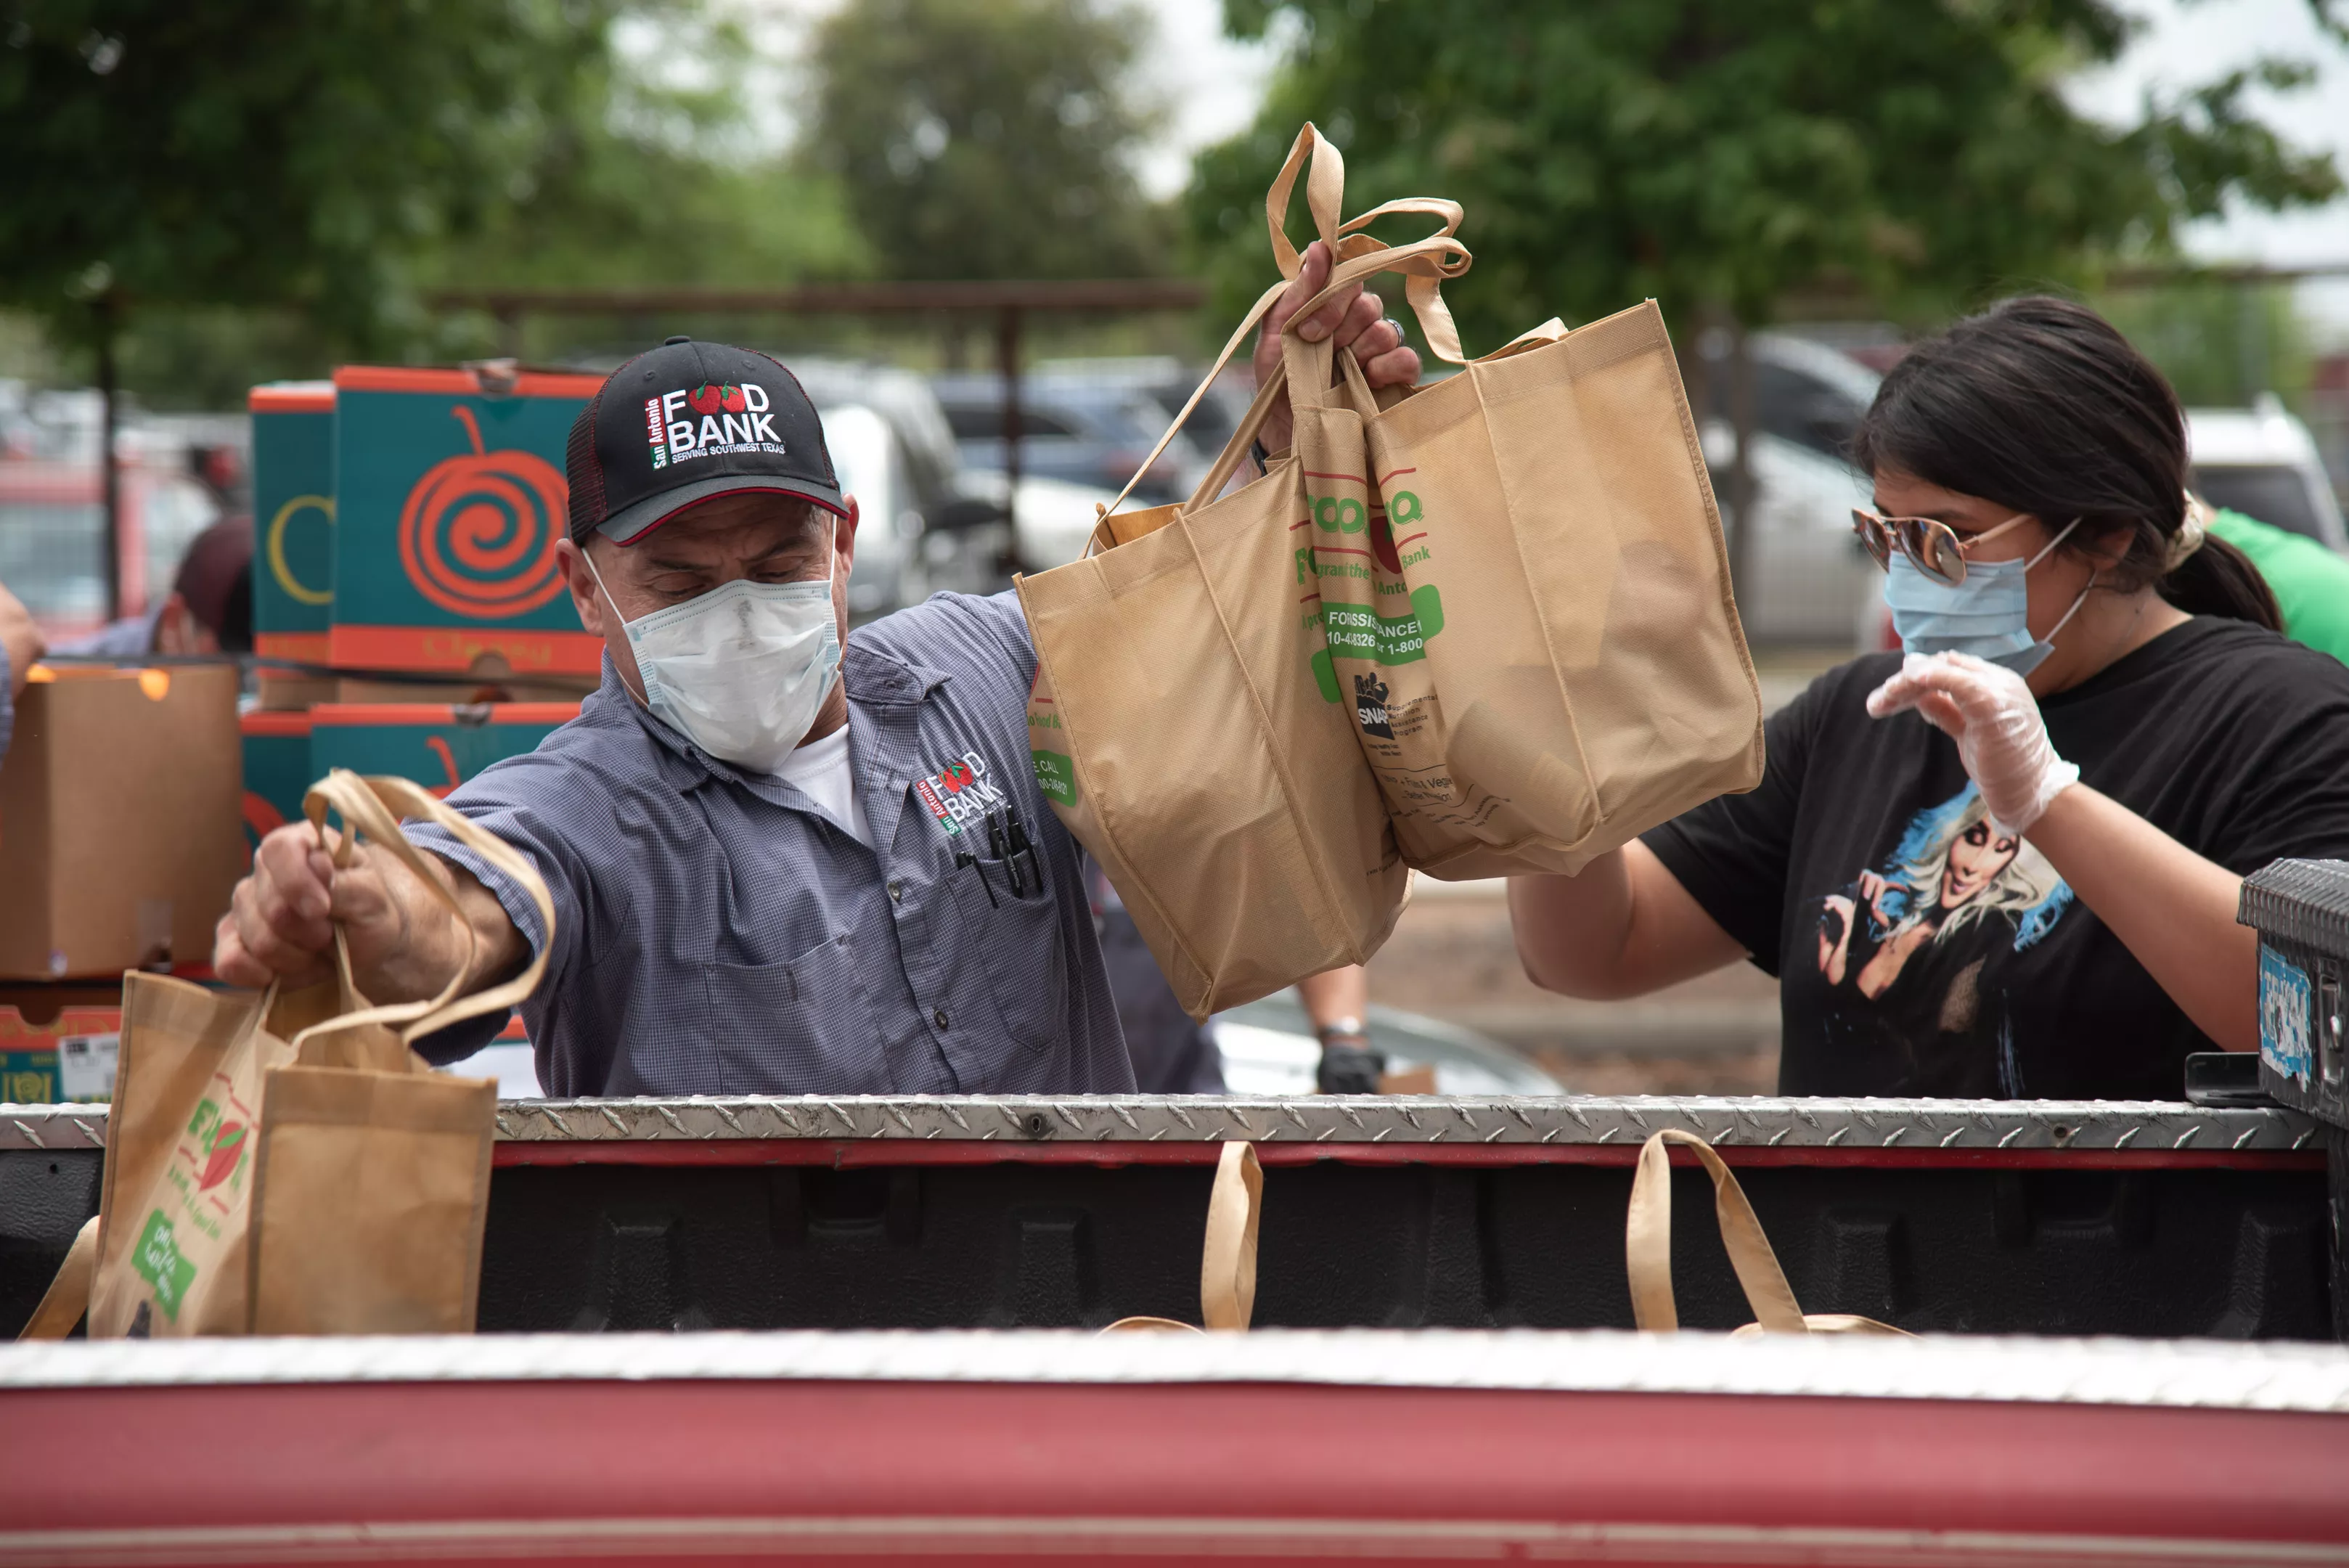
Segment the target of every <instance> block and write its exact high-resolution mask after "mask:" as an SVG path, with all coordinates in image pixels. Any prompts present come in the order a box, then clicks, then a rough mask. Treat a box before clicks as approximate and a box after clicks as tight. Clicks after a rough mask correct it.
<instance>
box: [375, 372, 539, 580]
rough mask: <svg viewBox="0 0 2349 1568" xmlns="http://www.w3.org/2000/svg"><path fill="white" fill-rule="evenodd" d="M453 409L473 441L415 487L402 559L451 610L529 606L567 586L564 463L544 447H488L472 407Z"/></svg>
mask: <svg viewBox="0 0 2349 1568" xmlns="http://www.w3.org/2000/svg"><path fill="white" fill-rule="evenodd" d="M449 412H450V417H451V418H453V419H455V420H456V421H458V422H459V423H460V424H462V425H463V426H464V427H465V434H466V435H467V437H469V438H470V440H471V446H472V449H473V450H472V451H471V452H464V453H461V454H460V455H458V456H456V457H450V458H443V459H441V460H440V462H436V463H434V464H433V465H432V466H431V468H429V470H427V471H426V472H425V474H424V477H423V478H421V479H419V480H418V481H417V482H416V486H415V488H414V489H412V490H410V491H409V493H408V500H407V503H406V504H404V505H403V506H402V507H401V508H400V514H399V559H400V564H401V566H404V567H405V568H406V569H407V572H408V580H409V582H410V583H411V584H413V585H414V586H415V587H416V591H417V592H419V593H420V594H422V595H423V596H424V597H425V598H426V599H427V600H428V601H429V602H430V603H432V604H434V605H437V606H439V607H440V608H442V609H445V610H450V611H451V612H453V613H455V614H458V615H463V616H471V617H473V618H476V619H481V620H490V619H498V618H504V617H507V616H519V615H527V614H529V613H530V612H531V611H532V610H534V609H536V608H537V607H539V606H541V605H543V604H545V603H547V602H548V601H549V600H551V599H553V598H554V597H555V596H556V595H557V594H560V593H561V592H562V591H563V574H562V572H561V571H560V570H559V569H558V568H557V566H556V564H555V558H554V546H555V542H556V541H557V540H558V539H560V538H561V537H562V536H563V533H564V525H563V524H562V521H561V519H562V518H563V517H564V515H565V513H566V510H567V508H568V506H569V504H570V502H569V495H570V492H569V491H568V490H567V489H566V488H565V486H564V480H563V471H562V470H561V469H559V468H556V467H555V466H554V464H553V463H551V462H547V461H546V460H545V459H544V458H543V457H540V456H539V455H538V454H537V453H536V452H522V451H518V450H511V449H509V450H503V451H499V452H491V451H489V450H487V449H486V447H485V446H484V445H483V443H482V441H481V421H480V420H479V419H477V418H476V417H475V416H474V413H473V410H471V409H470V408H467V407H466V406H465V405H464V404H462V403H458V404H455V405H453V406H452V407H451V408H450V410H449Z"/></svg>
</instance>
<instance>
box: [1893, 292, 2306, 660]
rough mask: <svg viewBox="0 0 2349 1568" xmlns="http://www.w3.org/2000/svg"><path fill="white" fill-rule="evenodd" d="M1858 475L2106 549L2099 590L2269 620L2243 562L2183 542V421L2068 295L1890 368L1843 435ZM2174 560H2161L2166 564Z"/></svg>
mask: <svg viewBox="0 0 2349 1568" xmlns="http://www.w3.org/2000/svg"><path fill="white" fill-rule="evenodd" d="M1852 458H1853V461H1854V462H1857V464H1858V465H1859V466H1860V467H1861V468H1862V469H1864V470H1868V471H1869V472H1874V471H1876V470H1878V469H1890V470H1895V471H1898V472H1903V473H1909V474H1914V475H1915V476H1916V477H1917V478H1919V479H1921V480H1924V481H1925V482H1926V483H1929V484H1938V485H1940V487H1941V488H1942V489H1944V490H1954V491H1957V492H1958V493H1961V494H1965V495H1979V496H1981V497H1982V498H1983V499H1984V500H1987V501H1995V502H1997V503H1998V504H2000V505H2002V506H2006V507H2011V508H2012V509H2013V510H2014V511H2016V512H2028V513H2030V514H2032V515H2033V516H2034V517H2037V518H2039V519H2040V520H2041V521H2042V522H2044V523H2047V524H2054V525H2058V526H2060V525H2061V524H2064V523H2065V522H2068V521H2069V520H2071V519H2072V518H2075V517H2077V518H2079V519H2080V520H2081V521H2080V526H2079V528H2078V530H2077V531H2076V532H2075V533H2074V534H2073V535H2072V536H2071V538H2069V539H2067V540H2065V541H2064V545H2063V548H2064V550H2065V551H2066V552H2067V553H2073V554H2079V555H2087V554H2089V553H2090V552H2091V551H2093V552H2094V553H2095V554H2096V555H2099V556H2103V555H2106V554H2108V553H2110V552H2111V551H2113V550H2114V549H2116V548H2117V549H2119V550H2120V551H2121V557H2120V560H2119V562H2118V564H2117V565H2116V566H2108V567H2106V568H2105V569H2104V571H2103V573H2102V575H2101V576H2099V577H2098V579H2097V585H2098V587H2104V588H2108V589H2110V590H2112V591H2114V592H2116V593H2134V592H2136V591H2137V589H2139V588H2142V587H2145V586H2146V585H2147V584H2148V583H2150V584H2152V585H2153V586H2154V587H2155V589H2156V590H2157V591H2158V593H2159V594H2160V595H2161V597H2163V598H2165V599H2168V601H2169V602H2170V603H2171V604H2174V605H2176V606H2177V607H2178V608H2179V609H2182V610H2184V611H2186V612H2187V613H2188V614H2189V615H2215V616H2226V617H2228V618H2231V619H2235V620H2247V621H2250V622H2251V623H2253V624H2254V625H2257V626H2263V627H2266V628H2268V629H2269V630H2271V631H2280V630H2282V624H2283V618H2282V615H2281V614H2279V613H2278V611H2277V609H2276V602H2275V596H2274V595H2273V594H2272V593H2271V592H2269V591H2268V585H2267V580H2266V579H2265V578H2263V577H2261V576H2260V573H2259V568H2258V567H2256V566H2252V565H2251V560H2250V558H2249V557H2248V556H2244V555H2243V553H2242V552H2241V551H2240V550H2238V549H2236V548H2235V547H2234V546H2233V545H2230V544H2228V543H2227V542H2226V541H2225V540H2223V539H2220V538H2219V537H2218V536H2217V535H2206V536H2204V537H2203V539H2202V541H2201V543H2200V545H2199V547H2196V548H2193V549H2191V550H2190V551H2188V552H2187V553H2186V554H2184V555H2183V556H2182V558H2180V557H2179V552H2180V551H2183V550H2186V543H2185V541H2184V540H2183V539H2181V537H2180V535H2181V532H2184V533H2188V534H2189V535H2190V534H2191V533H2194V532H2199V529H2194V530H2189V529H2188V527H2187V517H2186V499H2185V491H2186V482H2187V464H2186V415H2185V411H2184V410H2182V409H2180V408H2179V407H2178V394H2177V393H2176V392H2174V391H2172V390H2170V387H2169V383H2168V381H2166V380H2164V379H2162V375H2161V372H2160V371H2158V370H2157V369H2154V368H2153V366H2152V364H2151V363H2150V362H2149V361H2148V360H2147V358H2145V356H2144V355H2142V354H2139V353H2138V352H2137V350H2136V349H2135V348H2131V347H2130V346H2129V341H2128V339H2127V338H2126V337H2122V336H2121V335H2120V333H2118V332H2117V331H2116V330H2114V328H2113V327H2112V324H2111V323H2109V322H2107V321H2106V320H2105V318H2104V317H2101V316H2098V315H2097V314H2096V313H2095V311H2093V310H2090V309H2089V308H2087V306H2083V305H2075V304H2073V303H2072V302H2071V301H2069V300H2064V299H2051V298H2048V297H2045V296H2023V297H2021V298H2016V299H2008V300H2002V301H2001V302H2000V303H1999V304H1997V305H1994V306H1992V307H1991V308H1990V309H1988V310H1986V311H1984V312H1983V313H1982V314H1981V315H1980V316H1971V317H1967V318H1966V319H1965V320H1963V321H1961V322H1959V323H1958V324H1957V325H1956V326H1954V327H1951V328H1950V329H1949V330H1948V331H1947V332H1944V333H1942V334H1941V335H1940V337H1933V338H1930V339H1928V340H1926V341H1925V342H1923V343H1920V344H1919V345H1917V347H1916V348H1913V349H1911V350H1909V354H1908V356H1907V357H1906V358H1903V359H1902V360H1901V361H1900V362H1899V364H1898V365H1895V366H1894V367H1893V368H1892V371H1891V373H1890V374H1889V375H1888V376H1886V377H1885V378H1884V384H1883V386H1881V387H1880V388H1878V389H1877V393H1876V401H1875V403H1874V404H1873V405H1872V406H1871V407H1870V408H1869V409H1868V414H1867V416H1866V417H1865V418H1864V419H1862V420H1861V421H1860V423H1859V431H1858V433H1857V434H1856V435H1855V436H1854V437H1853V438H1852ZM2173 562H2174V564H2173Z"/></svg>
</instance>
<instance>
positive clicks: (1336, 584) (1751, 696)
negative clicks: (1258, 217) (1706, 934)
mask: <svg viewBox="0 0 2349 1568" xmlns="http://www.w3.org/2000/svg"><path fill="white" fill-rule="evenodd" d="M1306 129H1307V131H1308V132H1309V133H1310V132H1311V130H1312V128H1311V127H1310V126H1309V127H1307V128H1306ZM1314 156H1315V165H1316V172H1317V174H1318V173H1319V168H1320V165H1321V163H1322V162H1323V161H1324V154H1323V153H1322V151H1320V150H1319V148H1317V150H1316V151H1315V155H1314ZM1330 161H1331V162H1332V163H1333V168H1334V162H1335V155H1334V154H1330ZM1335 177H1340V176H1337V175H1335V174H1334V173H1333V178H1335ZM1437 205H1438V203H1435V202H1415V203H1413V202H1390V203H1388V205H1387V207H1385V208H1381V209H1379V212H1386V211H1392V210H1433V209H1434V208H1435V207H1436V206H1437ZM1315 215H1316V218H1317V221H1318V220H1319V218H1320V210H1319V209H1318V208H1317V209H1316V214H1315ZM1376 215H1378V214H1377V213H1364V214H1363V215H1362V216H1361V218H1358V219H1355V220H1353V221H1352V223H1348V224H1344V225H1338V226H1336V227H1334V228H1333V227H1332V226H1330V225H1329V224H1326V223H1325V224H1324V227H1323V233H1324V238H1327V239H1330V240H1332V241H1333V243H1334V242H1335V241H1336V239H1337V237H1338V236H1339V235H1341V234H1346V233H1347V232H1348V231H1349V230H1350V229H1352V228H1353V227H1354V226H1355V225H1357V224H1360V223H1364V222H1367V221H1368V220H1369V219H1371V217H1374V216H1376ZM1354 238H1356V239H1357V240H1358V239H1359V238H1360V236H1359V235H1356V236H1354ZM1436 286H1437V280H1436V279H1435V278H1433V277H1431V276H1414V277H1413V278H1411V279H1410V280H1409V287H1410V297H1411V301H1412V304H1413V306H1414V308H1415V309H1416V311H1417V313H1418V316H1419V319H1420V323H1421V327H1422V328H1423V331H1424V332H1425V333H1426V336H1427V339H1428V344H1429V347H1430V348H1433V350H1434V352H1435V353H1436V354H1437V355H1438V356H1439V357H1440V358H1444V359H1447V360H1450V361H1452V362H1453V363H1454V364H1458V365H1461V366H1462V369H1461V370H1460V371H1459V372H1458V373H1457V374H1455V375H1454V376H1451V377H1449V378H1447V379H1444V380H1442V381H1439V382H1436V383H1434V384H1433V385H1430V386H1424V387H1422V388H1420V389H1417V390H1416V391H1414V392H1413V394H1412V395H1410V396H1407V397H1402V398H1399V399H1395V400H1392V402H1391V404H1390V406H1387V407H1385V408H1381V407H1380V406H1379V404H1378V403H1377V402H1375V401H1373V400H1372V399H1371V395H1370V393H1369V390H1368V389H1367V388H1366V387H1365V386H1364V384H1363V382H1362V380H1361V374H1360V372H1359V370H1358V369H1356V368H1355V367H1354V365H1353V363H1352V358H1351V356H1350V355H1340V356H1339V358H1340V361H1341V362H1342V368H1343V369H1344V371H1345V376H1344V379H1343V380H1342V381H1341V382H1340V385H1339V387H1338V388H1337V389H1335V390H1333V391H1324V390H1323V389H1324V388H1327V387H1328V386H1329V383H1330V348H1329V346H1328V344H1327V342H1326V340H1325V341H1324V342H1323V343H1322V344H1319V345H1308V344H1306V343H1305V342H1304V341H1303V340H1302V339H1301V338H1299V337H1296V336H1295V335H1294V334H1291V335H1289V336H1288V337H1287V338H1286V339H1284V342H1283V349H1284V353H1285V355H1286V358H1287V361H1288V383H1289V388H1290V398H1291V401H1292V403H1294V404H1295V405H1296V406H1297V407H1298V410H1299V413H1298V421H1297V431H1298V435H1297V440H1298V445H1297V455H1298V456H1299V459H1300V460H1301V467H1302V470H1303V472H1304V474H1305V478H1306V483H1307V486H1308V506H1309V515H1310V517H1311V519H1312V524H1313V525H1312V527H1311V528H1310V530H1309V538H1310V539H1311V541H1312V546H1313V554H1314V558H1315V561H1316V566H1317V570H1318V571H1319V587H1320V594H1321V599H1322V605H1323V622H1324V625H1325V627H1326V628H1327V631H1328V639H1329V649H1330V659H1331V661H1332V663H1333V664H1334V666H1335V669H1336V672H1337V676H1338V679H1339V680H1340V683H1341V684H1342V685H1343V687H1344V690H1345V694H1346V697H1347V707H1348V712H1349V713H1350V715H1351V716H1352V717H1353V718H1354V720H1355V722H1356V727H1357V729H1358V731H1359V733H1360V738H1361V744H1362V748H1363V751H1364V753H1366V754H1367V755H1368V757H1369V758H1370V761H1371V768H1372V770H1373V771H1374V772H1375V773H1376V774H1377V775H1378V780H1379V784H1380V785H1381V789H1382V790H1383V792H1384V794H1385V797H1386V803H1387V808H1388V811H1389V812H1390V814H1391V815H1392V817H1393V820H1394V827H1395V835H1396V837H1397V838H1398V840H1399V841H1400V842H1401V844H1402V851H1403V857H1404V858H1405V860H1407V861H1408V862H1409V863H1410V864H1411V865H1412V867H1413V868H1414V869H1417V870H1421V871H1424V872H1427V873H1428V874H1429V875H1431V876H1433V877H1439V878H1442V879H1444V880H1462V879H1467V878H1473V877H1494V876H1500V875H1505V874H1507V873H1511V872H1567V873H1571V872H1574V871H1578V870H1579V869H1581V867H1583V866H1584V865H1585V864H1586V863H1587V862H1588V861H1589V860H1590V859H1591V858H1593V857H1596V856H1598V855H1600V854H1602V853H1604V852H1605V851H1607V850H1609V849H1613V848H1615V847H1617V846H1619V845H1621V844H1623V843H1625V842H1626V841H1627V840H1629V839H1630V838H1631V837H1632V836H1634V835H1636V834H1639V833H1640V832H1643V831H1645V830H1646V829H1648V828H1650V827H1653V826H1656V825H1657V824H1658V823H1661V822H1664V821H1666V820H1669V819H1670V818H1671V817H1674V816H1677V815H1680V814H1681V813H1682V812H1683V811H1686V810H1688V809H1689V808H1690V807H1692V806H1694V805H1699V804H1701V803H1702V802H1704V801H1707V800H1710V799H1712V798H1713V796H1715V795H1717V794H1723V793H1727V792H1734V791H1743V790H1749V789H1752V788H1753V787H1754V785H1755V784H1758V783H1759V782H1760V781H1761V777H1762V699H1761V691H1760V689H1759V687H1758V686H1757V684H1756V682H1755V680H1754V666H1753V662H1752V660H1751V659H1749V658H1748V657H1747V654H1746V649H1745V638H1744V631H1743V629H1742V628H1740V626H1739V624H1738V619H1737V608H1736V606H1735V604H1734V603H1733V600H1732V598H1731V596H1730V582H1729V565H1728V555H1727V551H1726V550H1725V548H1724V547H1723V542H1722V535H1721V522H1720V517H1719V514H1718V513H1717V512H1716V510H1715V508H1714V504H1713V488H1712V483H1711V481H1710V480H1709V478H1708V477H1707V474H1706V472H1705V465H1704V460H1703V457H1702V453H1701V452H1700V451H1699V449H1698V445H1697V431H1696V424H1695V421H1693V420H1692V418H1691V417H1690V413H1689V407H1688V400H1687V398H1686V396H1685V395H1684V394H1683V392H1682V387H1681V379H1680V369H1679V367H1678V364H1677V363H1676V362H1675V360H1674V358H1673V357H1672V349H1671V338H1670V337H1667V336H1666V334H1665V331H1664V323H1663V317H1661V315H1660V314H1659V313H1658V312H1657V309H1656V306H1655V303H1654V302H1653V301H1652V300H1651V301H1649V302H1647V303H1646V304H1643V305H1640V306H1636V307H1634V308H1632V309H1630V310H1627V311H1624V312H1622V313H1620V314H1619V315H1616V316H1612V317H1608V318H1607V319H1606V320H1604V321H1599V322H1594V323H1592V324H1591V325H1590V326H1588V327H1578V328H1576V329H1575V330H1573V331H1572V332H1568V331H1566V330H1565V329H1564V328H1563V327H1560V326H1559V324H1558V323H1557V322H1556V321H1551V322H1547V323H1545V324H1544V325H1543V326H1541V327H1536V328H1534V329H1533V330H1532V331H1531V332H1528V333H1526V334H1525V335H1524V336H1523V337H1519V338H1517V339H1516V341H1514V342H1512V343H1510V344H1508V345H1507V346H1506V347H1505V348H1502V349H1501V350H1500V351H1498V352H1497V353H1495V354H1492V355H1489V356H1487V357H1485V358H1482V359H1477V360H1465V359H1464V358H1463V356H1462V352H1461V348H1460V340H1459V335H1458V333H1457V331H1456V330H1455V329H1454V327H1453V325H1452V320H1451V317H1450V315H1449V313H1448V312H1447V311H1446V309H1445V307H1444V305H1443V302H1442V300H1441V299H1440V298H1439V297H1437V295H1436ZM1304 314H1305V313H1304V312H1302V311H1300V312H1299V317H1300V318H1301V317H1303V315H1304Z"/></svg>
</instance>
